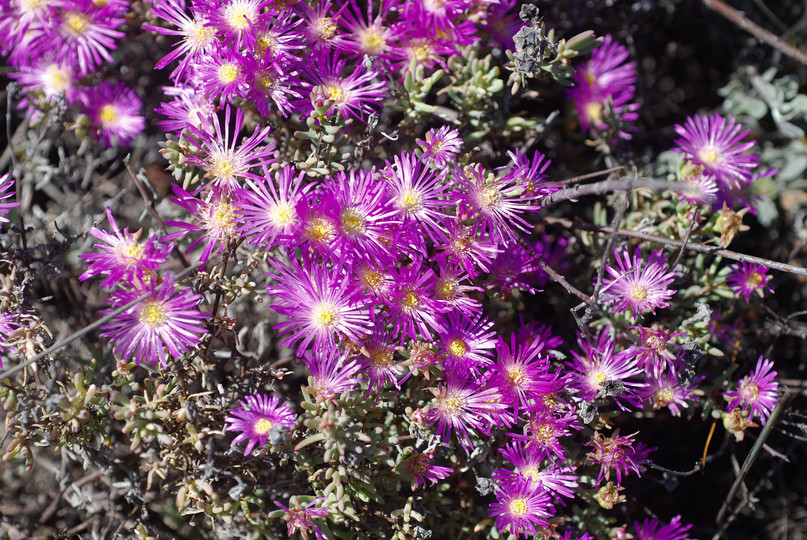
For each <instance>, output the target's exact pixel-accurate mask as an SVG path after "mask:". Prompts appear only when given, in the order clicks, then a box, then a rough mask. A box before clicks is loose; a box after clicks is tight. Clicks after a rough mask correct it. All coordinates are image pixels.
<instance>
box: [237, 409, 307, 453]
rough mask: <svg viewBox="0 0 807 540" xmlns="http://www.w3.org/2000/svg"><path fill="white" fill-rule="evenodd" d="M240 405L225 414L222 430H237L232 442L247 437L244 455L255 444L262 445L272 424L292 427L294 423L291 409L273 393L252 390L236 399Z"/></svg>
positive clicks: (242, 440) (280, 426)
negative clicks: (225, 425) (254, 392)
mask: <svg viewBox="0 0 807 540" xmlns="http://www.w3.org/2000/svg"><path fill="white" fill-rule="evenodd" d="M238 404H239V405H241V407H238V408H235V409H233V410H232V411H231V412H230V414H228V415H227V418H225V421H226V422H227V427H226V428H225V431H236V432H239V433H238V436H237V437H236V438H235V439H233V444H234V445H235V444H238V443H241V442H244V441H247V446H246V448H245V449H244V455H245V456H246V455H249V453H250V452H252V449H253V448H255V445H256V444H259V445H260V446H263V445H264V444H266V439H267V438H269V435H270V432H271V431H272V428H276V429H278V428H279V429H281V430H284V429H291V428H293V427H294V426H295V425H296V424H297V420H296V418H295V415H294V411H292V410H291V408H290V407H289V406H288V405H286V404H285V403H280V400H279V399H278V398H277V396H275V395H271V396H270V395H267V394H254V395H251V396H247V397H245V398H244V399H241V400H239V401H238Z"/></svg>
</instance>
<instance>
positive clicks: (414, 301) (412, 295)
mask: <svg viewBox="0 0 807 540" xmlns="http://www.w3.org/2000/svg"><path fill="white" fill-rule="evenodd" d="M401 306H402V307H403V309H404V311H407V312H411V311H415V310H416V309H417V308H419V307H420V295H419V294H418V293H417V291H415V290H413V289H411V288H409V287H407V288H405V289H404V296H403V298H402V299H401Z"/></svg>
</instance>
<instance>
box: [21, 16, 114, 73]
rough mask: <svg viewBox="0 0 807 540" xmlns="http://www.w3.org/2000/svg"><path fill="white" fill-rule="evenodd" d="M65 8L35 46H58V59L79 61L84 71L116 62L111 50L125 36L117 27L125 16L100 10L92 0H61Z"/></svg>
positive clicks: (35, 47)
mask: <svg viewBox="0 0 807 540" xmlns="http://www.w3.org/2000/svg"><path fill="white" fill-rule="evenodd" d="M61 4H62V6H60V7H61V8H62V9H60V10H58V13H57V14H54V16H55V20H53V21H52V22H51V23H50V25H49V28H48V31H47V32H43V33H41V34H39V35H37V36H36V37H35V38H34V39H33V42H32V43H31V47H32V48H34V49H38V50H40V51H48V50H54V48H55V50H56V58H55V60H56V61H67V62H71V63H73V62H78V67H79V72H80V74H81V75H87V74H88V73H89V72H91V71H93V70H94V69H95V67H96V66H98V65H100V64H102V63H103V61H107V62H109V63H110V64H111V63H113V62H114V59H113V58H112V55H111V54H110V53H109V51H112V50H115V49H116V48H117V45H116V44H115V40H116V39H119V38H122V37H124V35H125V34H124V33H123V32H121V31H119V30H117V28H118V27H120V26H121V25H123V23H124V20H123V19H122V18H120V17H117V16H115V15H114V14H113V13H111V12H105V11H104V10H99V9H98V8H97V7H96V6H95V4H94V2H93V1H92V0H78V1H75V2H61Z"/></svg>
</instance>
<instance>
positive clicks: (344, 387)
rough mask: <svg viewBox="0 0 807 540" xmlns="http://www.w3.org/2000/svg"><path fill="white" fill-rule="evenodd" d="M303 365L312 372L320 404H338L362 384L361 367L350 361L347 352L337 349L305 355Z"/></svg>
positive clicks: (312, 385) (315, 392)
mask: <svg viewBox="0 0 807 540" xmlns="http://www.w3.org/2000/svg"><path fill="white" fill-rule="evenodd" d="M301 360H302V362H303V364H305V365H306V367H307V368H308V369H309V370H311V377H310V378H309V381H311V388H312V389H313V390H314V392H313V393H314V395H315V397H316V399H317V402H318V403H330V402H336V400H338V399H339V398H340V397H341V396H343V395H348V394H350V392H351V391H352V390H353V389H354V388H355V387H356V386H357V385H358V384H359V383H360V382H361V379H360V378H358V377H357V375H359V371H360V370H361V366H360V365H359V363H358V362H357V361H356V360H355V359H349V355H348V353H347V351H342V350H341V349H337V348H336V347H331V348H326V349H320V350H318V351H314V352H312V351H311V350H310V349H309V350H306V351H305V352H304V353H303V357H302V358H301Z"/></svg>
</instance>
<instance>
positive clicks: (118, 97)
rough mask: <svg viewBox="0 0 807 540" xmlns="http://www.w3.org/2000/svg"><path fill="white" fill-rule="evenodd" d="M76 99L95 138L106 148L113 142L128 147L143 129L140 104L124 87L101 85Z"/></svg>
mask: <svg viewBox="0 0 807 540" xmlns="http://www.w3.org/2000/svg"><path fill="white" fill-rule="evenodd" d="M79 99H80V101H81V104H82V105H81V108H82V111H83V112H84V114H86V115H87V116H88V117H89V119H90V121H91V122H92V125H93V128H94V129H95V136H96V137H97V138H98V139H100V140H101V141H103V143H104V144H105V145H106V146H112V145H113V144H114V143H113V141H117V143H118V144H119V145H121V146H130V145H131V144H132V141H133V140H134V138H135V137H137V136H138V135H139V134H140V133H142V131H143V129H144V128H145V127H146V119H145V118H144V117H143V116H140V110H141V109H142V108H143V102H142V101H140V98H139V97H137V94H136V93H135V91H134V90H132V89H131V88H129V87H127V86H126V84H125V83H118V84H112V83H109V82H102V83H100V84H99V85H98V86H97V87H96V88H88V89H86V90H84V91H83V92H82V93H81V96H80V98H79Z"/></svg>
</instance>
